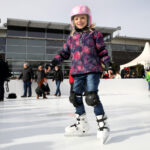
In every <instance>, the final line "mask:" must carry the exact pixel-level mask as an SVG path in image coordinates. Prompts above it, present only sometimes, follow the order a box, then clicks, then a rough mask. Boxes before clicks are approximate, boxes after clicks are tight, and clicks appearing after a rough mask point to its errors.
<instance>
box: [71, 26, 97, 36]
mask: <svg viewBox="0 0 150 150" xmlns="http://www.w3.org/2000/svg"><path fill="white" fill-rule="evenodd" d="M95 26H96V25H95V24H91V25H90V26H88V27H87V28H86V29H85V31H83V32H93V31H94V28H95ZM75 32H76V30H75V28H74V27H73V28H72V31H71V32H70V36H73V35H74V33H75Z"/></svg>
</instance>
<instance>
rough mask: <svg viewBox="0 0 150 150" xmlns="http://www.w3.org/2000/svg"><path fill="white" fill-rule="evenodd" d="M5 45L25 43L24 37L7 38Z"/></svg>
mask: <svg viewBox="0 0 150 150" xmlns="http://www.w3.org/2000/svg"><path fill="white" fill-rule="evenodd" d="M7 45H13V46H14V45H26V40H25V39H15V38H7Z"/></svg>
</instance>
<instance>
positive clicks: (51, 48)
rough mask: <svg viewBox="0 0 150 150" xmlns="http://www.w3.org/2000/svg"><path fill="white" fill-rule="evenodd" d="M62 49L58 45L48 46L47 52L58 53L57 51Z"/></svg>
mask: <svg viewBox="0 0 150 150" xmlns="http://www.w3.org/2000/svg"><path fill="white" fill-rule="evenodd" d="M59 50H60V48H58V47H47V48H46V54H57V52H58V51H59Z"/></svg>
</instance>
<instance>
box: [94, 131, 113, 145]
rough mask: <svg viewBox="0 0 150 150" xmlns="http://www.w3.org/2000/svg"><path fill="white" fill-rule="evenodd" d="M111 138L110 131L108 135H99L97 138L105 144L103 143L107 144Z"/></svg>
mask: <svg viewBox="0 0 150 150" xmlns="http://www.w3.org/2000/svg"><path fill="white" fill-rule="evenodd" d="M109 138H110V132H108V133H107V135H105V136H102V135H101V136H99V135H98V136H97V139H98V140H100V143H101V144H102V145H103V144H107V142H108V141H109Z"/></svg>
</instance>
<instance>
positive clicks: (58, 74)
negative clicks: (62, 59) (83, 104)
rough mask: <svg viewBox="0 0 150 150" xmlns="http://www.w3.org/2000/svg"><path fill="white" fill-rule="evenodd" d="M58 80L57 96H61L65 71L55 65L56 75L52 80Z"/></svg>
mask: <svg viewBox="0 0 150 150" xmlns="http://www.w3.org/2000/svg"><path fill="white" fill-rule="evenodd" d="M54 80H55V81H56V92H55V96H61V91H60V84H61V82H62V81H63V73H62V71H61V70H60V68H59V67H58V66H55V71H54V76H53V80H52V81H54Z"/></svg>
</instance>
